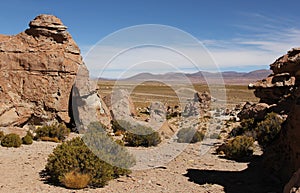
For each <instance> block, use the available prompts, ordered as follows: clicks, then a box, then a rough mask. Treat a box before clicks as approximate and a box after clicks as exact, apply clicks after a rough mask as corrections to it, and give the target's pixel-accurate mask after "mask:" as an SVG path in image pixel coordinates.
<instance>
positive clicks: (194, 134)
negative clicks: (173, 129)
mask: <svg viewBox="0 0 300 193" xmlns="http://www.w3.org/2000/svg"><path fill="white" fill-rule="evenodd" d="M177 137H178V139H177V141H178V142H179V143H196V142H199V141H202V140H203V138H204V134H203V133H201V132H200V131H198V130H196V129H192V128H183V129H180V130H179V131H178V133H177Z"/></svg>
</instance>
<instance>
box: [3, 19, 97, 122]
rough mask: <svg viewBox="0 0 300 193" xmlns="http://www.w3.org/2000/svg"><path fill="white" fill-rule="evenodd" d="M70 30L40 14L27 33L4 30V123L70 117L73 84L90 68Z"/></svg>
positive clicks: (69, 120) (58, 119)
mask: <svg viewBox="0 0 300 193" xmlns="http://www.w3.org/2000/svg"><path fill="white" fill-rule="evenodd" d="M66 29H67V27H66V26H65V25H64V24H63V23H62V22H61V20H60V19H58V18H57V17H55V16H52V15H39V16H37V17H36V18H35V19H34V20H32V21H31V22H30V23H29V29H27V30H26V31H25V32H21V33H19V34H17V35H13V36H5V35H0V127H7V126H19V127H22V126H24V125H26V124H29V123H32V124H40V123H42V122H47V121H53V120H57V121H59V122H64V123H67V124H68V123H71V122H72V118H73V117H72V105H71V102H70V101H71V98H72V94H71V91H72V87H73V85H74V82H75V79H76V76H77V74H78V70H79V68H81V69H86V67H85V65H84V63H83V61H82V57H81V55H80V50H79V48H78V46H77V45H76V43H75V42H74V40H73V39H72V37H71V35H70V34H69V33H68V32H67V31H66ZM88 92H91V90H89V91H88ZM94 99H95V98H94ZM98 99H99V97H98V96H96V99H95V100H98Z"/></svg>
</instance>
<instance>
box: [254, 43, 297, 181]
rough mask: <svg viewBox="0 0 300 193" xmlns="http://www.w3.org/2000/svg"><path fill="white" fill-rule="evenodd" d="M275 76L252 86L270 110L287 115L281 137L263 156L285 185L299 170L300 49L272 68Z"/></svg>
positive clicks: (280, 60)
mask: <svg viewBox="0 0 300 193" xmlns="http://www.w3.org/2000/svg"><path fill="white" fill-rule="evenodd" d="M270 66H271V70H272V71H273V74H272V75H270V76H269V77H267V78H266V79H264V80H262V81H258V82H256V83H254V84H250V85H249V88H250V89H255V94H256V96H258V97H259V98H260V99H261V102H264V103H267V104H269V105H271V107H270V108H269V109H271V110H272V111H277V112H278V113H282V114H287V115H288V117H287V120H286V121H285V123H284V124H283V125H282V130H281V132H280V136H279V137H278V139H277V140H276V141H274V143H273V145H271V146H270V147H268V148H267V149H266V151H265V153H264V160H265V166H266V168H268V169H269V170H270V171H272V172H273V173H274V174H276V175H277V176H278V177H280V178H281V179H282V180H283V181H284V182H287V181H288V179H289V178H290V177H291V175H292V174H293V173H294V172H295V171H297V170H298V168H300V126H299V125H300V119H299V117H300V90H299V86H300V48H294V49H292V50H291V51H289V52H288V53H287V54H286V55H284V56H282V57H280V58H279V59H277V60H276V61H275V62H274V63H273V64H271V65H270Z"/></svg>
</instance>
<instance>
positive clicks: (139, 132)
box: [124, 125, 161, 147]
mask: <svg viewBox="0 0 300 193" xmlns="http://www.w3.org/2000/svg"><path fill="white" fill-rule="evenodd" d="M124 141H125V142H126V145H128V146H134V147H137V146H144V147H149V146H157V145H158V144H159V143H160V142H161V137H160V135H159V133H158V132H157V131H154V130H153V129H152V128H149V127H145V126H143V125H135V126H131V129H130V130H129V131H127V132H126V133H125V136H124Z"/></svg>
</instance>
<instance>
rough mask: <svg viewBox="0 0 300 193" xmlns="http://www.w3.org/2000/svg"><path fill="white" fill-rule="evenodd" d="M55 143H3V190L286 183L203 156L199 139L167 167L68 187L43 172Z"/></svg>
mask: <svg viewBox="0 0 300 193" xmlns="http://www.w3.org/2000/svg"><path fill="white" fill-rule="evenodd" d="M56 145H57V144H55V143H51V142H34V143H33V144H32V145H29V146H25V145H22V146H21V147H20V148H4V147H0V171H1V175H0V192H1V193H18V192H22V193H23V192H26V193H36V192H53V193H54V192H55V193H56V192H62V193H64V192H66V193H71V192H103V193H104V192H105V193H106V192H131V193H159V192H163V193H173V192H174V193H176V192H178V193H183V192H187V193H196V192H205V193H206V192H207V193H209V192H213V193H214V192H216V193H222V192H227V193H248V192H253V193H259V192H270V193H271V192H273V193H274V192H281V190H280V188H281V187H280V186H276V185H274V183H273V181H271V180H270V179H269V178H267V177H266V176H264V175H263V174H261V168H259V167H257V166H256V165H255V164H252V165H253V166H251V167H249V168H248V163H247V162H244V163H238V162H235V161H231V160H226V159H223V158H220V157H218V156H217V155H215V154H214V148H212V149H211V150H210V151H209V152H208V153H206V154H205V155H203V156H199V143H197V144H190V145H188V146H187V148H186V149H185V150H184V152H182V153H181V154H180V155H179V156H178V157H176V158H175V159H173V160H172V161H171V162H169V163H168V164H166V165H164V166H162V167H158V168H152V169H148V170H137V171H133V172H132V174H130V175H128V176H122V177H121V178H118V179H115V180H112V181H110V182H109V184H108V185H107V186H105V187H104V188H97V189H89V188H86V189H83V190H69V189H65V188H64V187H58V186H54V185H50V184H47V183H45V182H44V181H43V179H41V177H40V175H39V172H41V171H42V170H43V169H44V166H45V164H46V161H47V157H48V155H49V154H50V153H51V152H52V150H53V148H54V147H55V146H56ZM255 159H256V158H255ZM254 163H255V160H254Z"/></svg>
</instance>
